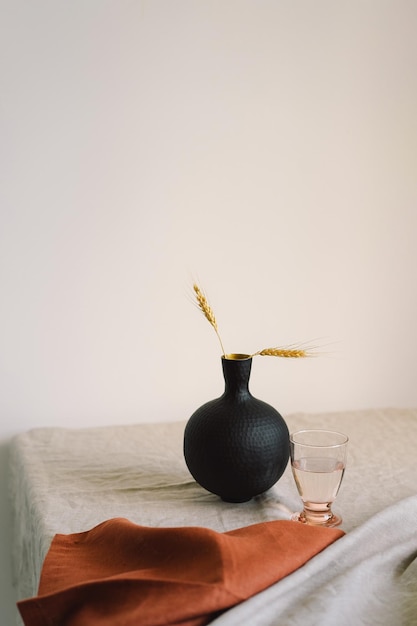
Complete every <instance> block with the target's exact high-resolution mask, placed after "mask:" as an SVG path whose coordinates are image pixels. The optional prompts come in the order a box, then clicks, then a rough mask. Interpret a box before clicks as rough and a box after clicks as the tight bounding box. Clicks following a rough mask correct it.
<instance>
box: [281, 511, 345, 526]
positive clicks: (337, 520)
mask: <svg viewBox="0 0 417 626" xmlns="http://www.w3.org/2000/svg"><path fill="white" fill-rule="evenodd" d="M291 520H292V521H293V522H301V523H302V524H309V525H310V526H325V527H327V528H333V526H339V524H341V523H342V518H341V517H340V515H336V514H335V513H332V514H331V515H317V514H316V515H306V514H305V512H304V511H299V512H298V513H294V514H293V515H291Z"/></svg>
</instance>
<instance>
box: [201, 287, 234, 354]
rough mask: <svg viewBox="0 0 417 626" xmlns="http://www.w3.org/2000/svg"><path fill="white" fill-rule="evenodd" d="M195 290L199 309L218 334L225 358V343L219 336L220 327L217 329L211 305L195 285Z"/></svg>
mask: <svg viewBox="0 0 417 626" xmlns="http://www.w3.org/2000/svg"><path fill="white" fill-rule="evenodd" d="M193 289H194V292H195V296H196V299H197V304H198V307H199V309H200V311H202V313H203V315H204V317H205V318H206V319H207V320H208V321H209V322H210V324H211V325H212V326H213V328H214V330H215V332H216V335H217V338H218V340H219V342H220V346H221V348H222V351H223V356H225V354H226V351H225V349H224V347H223V342H222V340H221V337H220V334H219V330H218V327H217V321H216V318H215V316H214V313H213V310H212V308H211V307H210V305H209V303H208V301H207V298H206V296H205V295H204V294H203V292H202V291H201V289H200V287H199V286H198V285H196V284H195V283H194V285H193Z"/></svg>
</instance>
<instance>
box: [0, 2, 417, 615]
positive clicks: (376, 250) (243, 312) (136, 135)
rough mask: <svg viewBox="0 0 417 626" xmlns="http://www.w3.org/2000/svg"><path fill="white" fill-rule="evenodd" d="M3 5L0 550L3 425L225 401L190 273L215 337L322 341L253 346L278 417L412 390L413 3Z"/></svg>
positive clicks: (246, 345)
mask: <svg viewBox="0 0 417 626" xmlns="http://www.w3.org/2000/svg"><path fill="white" fill-rule="evenodd" d="M2 9H3V10H2V19H1V22H0V31H1V32H0V48H1V49H0V52H1V54H0V63H1V109H0V110H1V146H0V150H1V168H0V177H1V181H0V182H1V187H0V194H1V198H0V200H1V205H0V206H1V232H0V239H1V241H0V255H1V264H0V273H1V285H0V286H1V295H2V305H1V325H0V346H1V350H0V372H1V395H0V415H1V423H0V444H1V447H0V459H1V470H2V475H1V479H2V486H1V494H0V495H1V501H2V502H3V504H2V508H1V518H2V528H3V529H4V532H2V539H1V547H0V549H1V551H2V555H3V553H4V554H5V555H6V557H7V542H8V539H7V537H8V534H9V532H10V528H9V525H8V521H7V520H8V517H7V516H8V509H7V506H6V504H5V498H6V496H5V477H4V474H5V470H6V464H7V444H8V441H9V439H10V437H11V436H12V435H13V434H15V433H17V432H19V431H21V430H25V429H28V428H32V427H38V426H47V425H53V426H71V427H78V426H87V425H102V424H110V423H123V422H135V421H150V420H151V421H152V420H174V419H175V420H176V419H185V418H187V417H188V416H189V415H190V414H191V413H192V412H193V410H194V409H195V408H196V407H197V406H199V405H200V404H202V403H203V402H205V401H206V400H209V399H211V398H213V397H215V396H217V395H219V394H220V393H221V392H222V389H223V383H222V377H221V367H220V349H219V345H218V342H217V339H216V336H215V334H214V332H213V330H212V329H211V328H210V326H209V324H208V322H206V321H205V320H204V319H203V317H202V316H200V315H199V313H198V311H197V310H196V309H195V308H194V306H193V303H192V295H191V285H192V281H193V280H194V279H197V280H198V281H199V282H200V284H201V286H202V287H203V288H204V289H205V291H206V293H207V295H208V296H209V299H210V302H211V305H212V307H213V309H214V312H215V314H216V317H217V319H218V323H219V327H220V331H221V334H222V337H223V341H224V343H225V346H226V350H227V351H230V352H254V351H256V350H258V349H260V348H265V347H272V346H276V345H285V344H290V343H296V342H304V341H306V342H310V343H313V344H318V345H320V346H322V350H321V351H322V352H323V354H322V356H320V357H319V358H314V359H308V360H304V361H291V362H289V361H282V360H278V359H268V358H265V357H257V359H256V360H255V361H254V364H253V369H252V379H251V389H252V392H253V393H254V395H257V396H259V397H261V398H262V399H264V400H266V401H268V402H270V403H271V404H273V405H274V406H275V407H276V408H277V409H278V410H280V411H281V413H282V414H283V415H284V416H285V415H286V414H288V413H290V412H295V411H310V412H313V413H314V412H320V411H328V410H329V411H333V410H345V409H356V408H367V407H382V406H416V405H417V385H416V382H415V371H416V368H415V355H416V353H417V337H416V332H415V327H414V324H415V318H416V312H417V292H416V284H415V283H416V281H415V269H416V266H417V251H416V249H415V233H416V226H417V212H416V200H417V177H416V164H417V127H416V110H417V78H416V72H415V68H416V66H417V65H416V61H417V41H416V38H415V24H416V20H417V4H416V3H415V2H414V1H413V0H409V1H407V0H395V1H394V0H385V1H384V0H367V1H365V2H364V1H363V0H353V1H352V0H350V1H349V2H333V0H323V1H319V2H314V3H311V2H309V1H308V0H300V1H299V2H293V1H292V0H287V1H285V0H284V1H280V2H276V1H275V0H148V1H145V0H143V1H140V0H136V1H135V2H132V1H129V0H122V1H120V0H119V1H117V2H116V1H110V0H107V1H105V0H100V1H98V0H89V1H88V2H84V1H81V0H80V1H78V0H76V1H72V2H65V1H63V0H38V1H37V2H33V1H30V0H26V1H25V0H9V1H7V0H6V1H3V3H2ZM0 562H1V563H2V565H3V563H5V562H6V563H7V558H0ZM0 577H1V578H0V583H1V584H0V586H1V588H2V589H5V595H4V598H0V603H1V605H2V606H5V604H6V603H8V607H9V608H8V609H7V607H6V608H5V609H4V611H6V610H8V611H9V613H7V615H10V606H11V604H10V601H9V600H8V598H9V594H10V592H9V591H8V589H9V587H8V585H9V578H10V574H9V570H8V569H7V568H6V567H3V568H2V569H1V571H0ZM5 614H6V613H5ZM5 619H6V618H5ZM3 621H5V620H1V623H2V624H3ZM5 623H6V621H5Z"/></svg>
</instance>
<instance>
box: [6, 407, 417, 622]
mask: <svg viewBox="0 0 417 626" xmlns="http://www.w3.org/2000/svg"><path fill="white" fill-rule="evenodd" d="M286 421H287V424H288V426H289V429H290V430H291V431H294V430H298V429H300V428H329V429H333V430H340V431H342V432H345V433H346V434H347V435H348V436H349V440H350V442H349V455H348V464H347V469H346V472H345V477H344V481H343V483H342V487H341V490H340V493H339V496H338V498H337V500H336V504H335V506H334V509H335V510H336V511H337V512H339V513H341V515H342V517H343V524H342V529H343V530H345V531H346V533H347V534H346V537H343V538H342V539H340V540H339V541H338V542H336V544H335V545H334V546H330V547H329V548H327V549H326V550H325V552H324V553H323V554H322V555H318V556H317V557H314V558H313V560H312V561H311V562H310V563H308V564H307V565H305V566H303V567H302V568H301V569H300V570H299V571H298V572H295V573H293V574H291V575H290V576H289V577H287V578H286V579H284V580H282V581H280V582H279V583H277V584H276V585H274V586H273V587H271V588H270V589H268V590H266V591H265V592H262V593H261V594H258V595H257V596H255V597H254V598H252V599H250V600H248V601H246V602H244V603H243V604H242V605H241V606H239V607H236V608H235V609H231V610H230V611H228V612H227V613H226V614H225V615H224V616H222V617H220V618H218V619H217V620H216V623H217V622H218V624H219V626H220V624H225V625H226V624H233V623H236V624H237V623H248V624H262V625H263V626H264V625H265V626H266V625H272V624H280V626H282V625H283V624H284V625H286V624H288V625H290V624H291V625H293V624H294V625H298V624H301V623H303V620H305V617H306V611H307V609H308V611H307V614H310V617H311V615H314V612H313V613H311V611H312V610H313V611H316V612H321V613H323V611H325V614H324V615H321V617H320V623H321V624H329V626H330V624H333V623H335V622H332V621H331V619H333V618H332V611H337V612H338V613H339V612H340V608H341V606H343V602H345V604H346V606H347V605H348V604H349V603H348V602H347V601H346V598H345V595H346V593H347V589H348V587H346V585H347V586H349V585H350V586H351V590H353V591H354V592H355V594H356V596H357V598H358V599H357V606H358V607H360V608H361V611H362V613H361V615H364V614H365V611H367V610H368V609H367V608H366V607H370V608H369V611H370V617H369V616H368V617H367V618H366V619H367V620H368V621H363V622H360V621H359V622H358V621H356V622H355V621H349V619H351V618H352V615H350V617H349V611H347V609H346V606H345V607H344V612H343V611H342V614H341V615H339V618H338V623H339V624H344V623H345V624H346V625H348V624H350V623H351V624H355V625H356V624H361V623H364V624H368V623H369V624H373V623H374V624H379V623H381V624H385V623H386V624H387V625H389V626H392V624H394V623H395V624H397V622H392V621H391V622H389V621H387V622H378V621H372V619H374V618H375V619H376V617H375V616H376V612H377V610H379V609H377V608H375V607H374V606H373V604H375V606H376V605H378V606H379V604H380V603H379V602H378V597H379V595H381V602H382V603H383V604H384V601H386V598H388V597H391V595H392V598H394V597H395V602H394V600H393V601H392V602H391V609H392V611H396V613H395V615H394V617H395V619H396V620H403V622H401V621H398V625H400V624H401V623H404V624H407V626H408V624H412V623H417V618H416V621H415V622H413V621H412V620H413V619H414V618H413V615H415V614H417V582H416V581H417V571H416V570H417V567H416V562H415V560H414V559H415V555H416V554H417V521H416V520H417V495H416V494H417V462H416V454H415V451H416V449H417V410H411V409H383V410H382V409H381V410H367V411H355V412H341V413H327V414H294V415H291V416H287V417H286ZM184 426H185V422H171V423H170V422H167V423H154V424H141V423H139V424H134V425H125V426H112V427H101V428H86V429H69V428H40V429H34V430H32V431H29V432H26V433H22V434H20V435H18V436H17V437H16V438H15V439H14V441H13V443H12V446H11V466H10V470H11V484H10V488H11V497H12V502H13V509H14V520H15V521H14V531H15V540H14V548H13V552H14V568H15V580H16V584H17V589H18V597H19V599H23V598H26V597H30V596H33V595H35V594H36V592H37V588H38V583H39V576H40V571H41V567H42V563H43V559H44V557H45V554H46V552H47V550H48V548H49V545H50V543H51V540H52V538H53V536H54V535H55V534H56V533H61V534H62V533H74V532H81V531H85V530H88V529H90V528H92V527H93V526H95V525H97V524H99V523H101V522H103V521H104V520H107V519H111V518H114V517H124V518H127V519H129V520H131V521H132V522H134V523H137V524H141V525H144V526H155V527H174V526H205V527H208V528H212V529H213V530H217V531H227V530H232V529H235V528H240V527H242V526H247V525H249V524H253V523H257V522H262V521H267V520H272V519H288V518H289V516H290V514H291V512H293V511H295V510H298V509H299V508H300V500H299V497H298V495H297V492H296V489H295V485H294V482H293V478H292V475H291V469H290V467H289V466H288V467H287V469H286V471H285V473H284V475H283V477H282V478H281V479H280V480H279V481H278V482H277V484H276V485H275V486H274V487H273V488H272V489H270V490H269V491H268V492H267V493H265V494H262V495H261V496H258V497H257V498H254V499H253V500H251V501H250V502H247V503H242V504H230V503H225V502H223V501H221V500H220V499H219V498H218V497H217V496H214V495H213V494H210V493H208V492H207V491H205V490H204V489H203V488H202V487H200V486H199V485H197V484H196V483H195V481H194V480H193V478H192V477H191V475H190V474H189V472H188V470H187V467H186V465H185V461H184V458H183V454H182V441H183V432H184ZM378 535H379V536H378ZM384 554H385V557H384ZM361 555H362V556H361ZM413 555H414V557H413ZM358 559H359V561H358ZM375 559H376V560H375ZM378 559H380V561H381V562H379V561H378ZM384 559H385V560H384ZM365 565H366V567H365ZM366 568H370V570H369V571H367V569H366ZM398 568H400V570H401V572H403V573H404V574H406V575H404V576H402V577H401V576H399V574H398V571H400V570H399V569H398ZM401 568H402V569H401ZM377 571H380V572H383V573H384V576H385V577H384V578H383V580H381V581H380V583H381V584H380V586H378V585H377V582H376V579H379V578H378V576H376V577H375V572H377ZM365 572H367V574H365ZM393 572H396V574H395V575H396V576H397V578H395V576H394V573H393ZM307 574H308V575H307ZM329 576H330V578H329ZM358 576H359V578H358ZM362 577H363V584H362V585H361V584H358V580H359V581H360V580H362ZM394 579H395V580H394ZM397 579H398V580H397ZM314 581H316V582H315V583H314ZM371 583H372V584H373V585H374V587H375V588H372V593H371V594H370V597H369V598H368V601H367V602H366V601H365V600H366V596H367V595H369V594H366V593H365V592H364V593H362V594H360V593H359V592H360V591H361V590H362V591H364V590H366V588H367V587H369V588H370V585H371ZM400 583H401V585H400ZM414 586H415V587H414ZM385 587H387V589H385ZM397 587H398V589H397ZM388 588H389V590H390V593H391V592H392V594H391V595H390V596H389V594H388ZM383 589H385V592H384V593H382V590H383ZM282 590H286V592H285V594H284V595H285V599H284V597H283V596H282V593H283V591H282ZM344 594H345V595H344ZM346 597H348V596H346ZM343 598H345V600H343ZM400 598H402V600H401V601H400ZM404 598H406V599H405V600H404ZM414 599H415V600H414ZM371 600H372V601H371ZM414 601H415V605H414V604H413V603H414ZM259 602H261V605H259ZM314 603H316V605H314ZM354 604H355V603H354ZM354 604H353V605H352V602H351V603H350V605H352V606H351V607H350V609H349V610H350V612H352V607H353V606H354ZM254 607H255V608H254ZM364 607H365V608H364ZM414 608H415V609H416V611H415V612H414ZM392 611H391V612H392ZM400 614H401V615H400ZM383 615H384V616H386V617H388V616H389V617H390V619H392V615H391V613H389V612H388V610H387V607H385V611H383ZM333 617H334V616H333ZM344 619H345V620H347V621H343V620H344ZM352 619H353V618H352ZM378 619H380V617H378ZM230 620H232V621H230ZM234 620H236V621H234ZM326 620H327V621H326ZM329 620H330V621H329ZM369 620H371V621H369ZM310 623H315V622H314V621H311V619H310ZM317 623H318V622H317Z"/></svg>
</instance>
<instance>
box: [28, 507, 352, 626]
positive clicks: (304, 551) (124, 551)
mask: <svg viewBox="0 0 417 626" xmlns="http://www.w3.org/2000/svg"><path fill="white" fill-rule="evenodd" d="M343 534H344V532H343V531H342V530H339V529H334V528H319V527H311V526H306V525H304V524H299V523H296V522H292V521H286V520H278V521H271V522H262V523H258V524H253V525H251V526H246V527H244V528H239V529H237V530H232V531H229V532H225V533H219V532H216V531H213V530H209V529H208V528H200V527H179V528H150V527H146V526H139V525H137V524H134V523H132V522H130V521H128V520H126V519H123V518H115V519H111V520H108V521H106V522H103V523H102V524H99V525H98V526H96V527H94V528H93V529H91V530H89V531H87V532H82V533H76V534H72V535H55V537H54V539H53V541H52V544H51V547H50V549H49V552H48V554H47V555H46V558H45V561H44V564H43V568H42V574H41V580H40V584H39V595H38V596H36V597H34V598H30V599H27V600H22V601H20V602H18V608H19V611H20V614H21V616H22V618H23V621H24V623H25V625H26V626H160V625H161V626H162V625H164V626H168V625H170V626H174V625H175V626H203V625H204V624H207V623H208V622H209V621H211V620H212V619H214V618H215V617H216V616H217V615H219V614H220V613H222V612H223V611H225V610H226V609H228V608H230V607H232V606H234V605H236V604H238V603H240V602H242V601H243V600H246V599H247V598H249V597H250V596H252V595H254V594H256V593H258V592H259V591H261V590H263V589H265V588H266V587H269V586H270V585H272V584H273V583H275V582H277V581H278V580H280V579H281V578H283V577H284V576H287V575H288V574H290V573H291V572H293V571H294V570H296V569H297V568H299V567H301V566H302V565H303V564H304V563H306V562H307V561H308V560H309V559H310V558H311V557H313V556H314V555H315V554H317V553H318V552H320V551H321V550H323V549H324V548H325V547H326V546H328V545H329V544H331V543H333V542H334V541H336V539H338V538H339V537H341V536H342V535H343Z"/></svg>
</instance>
